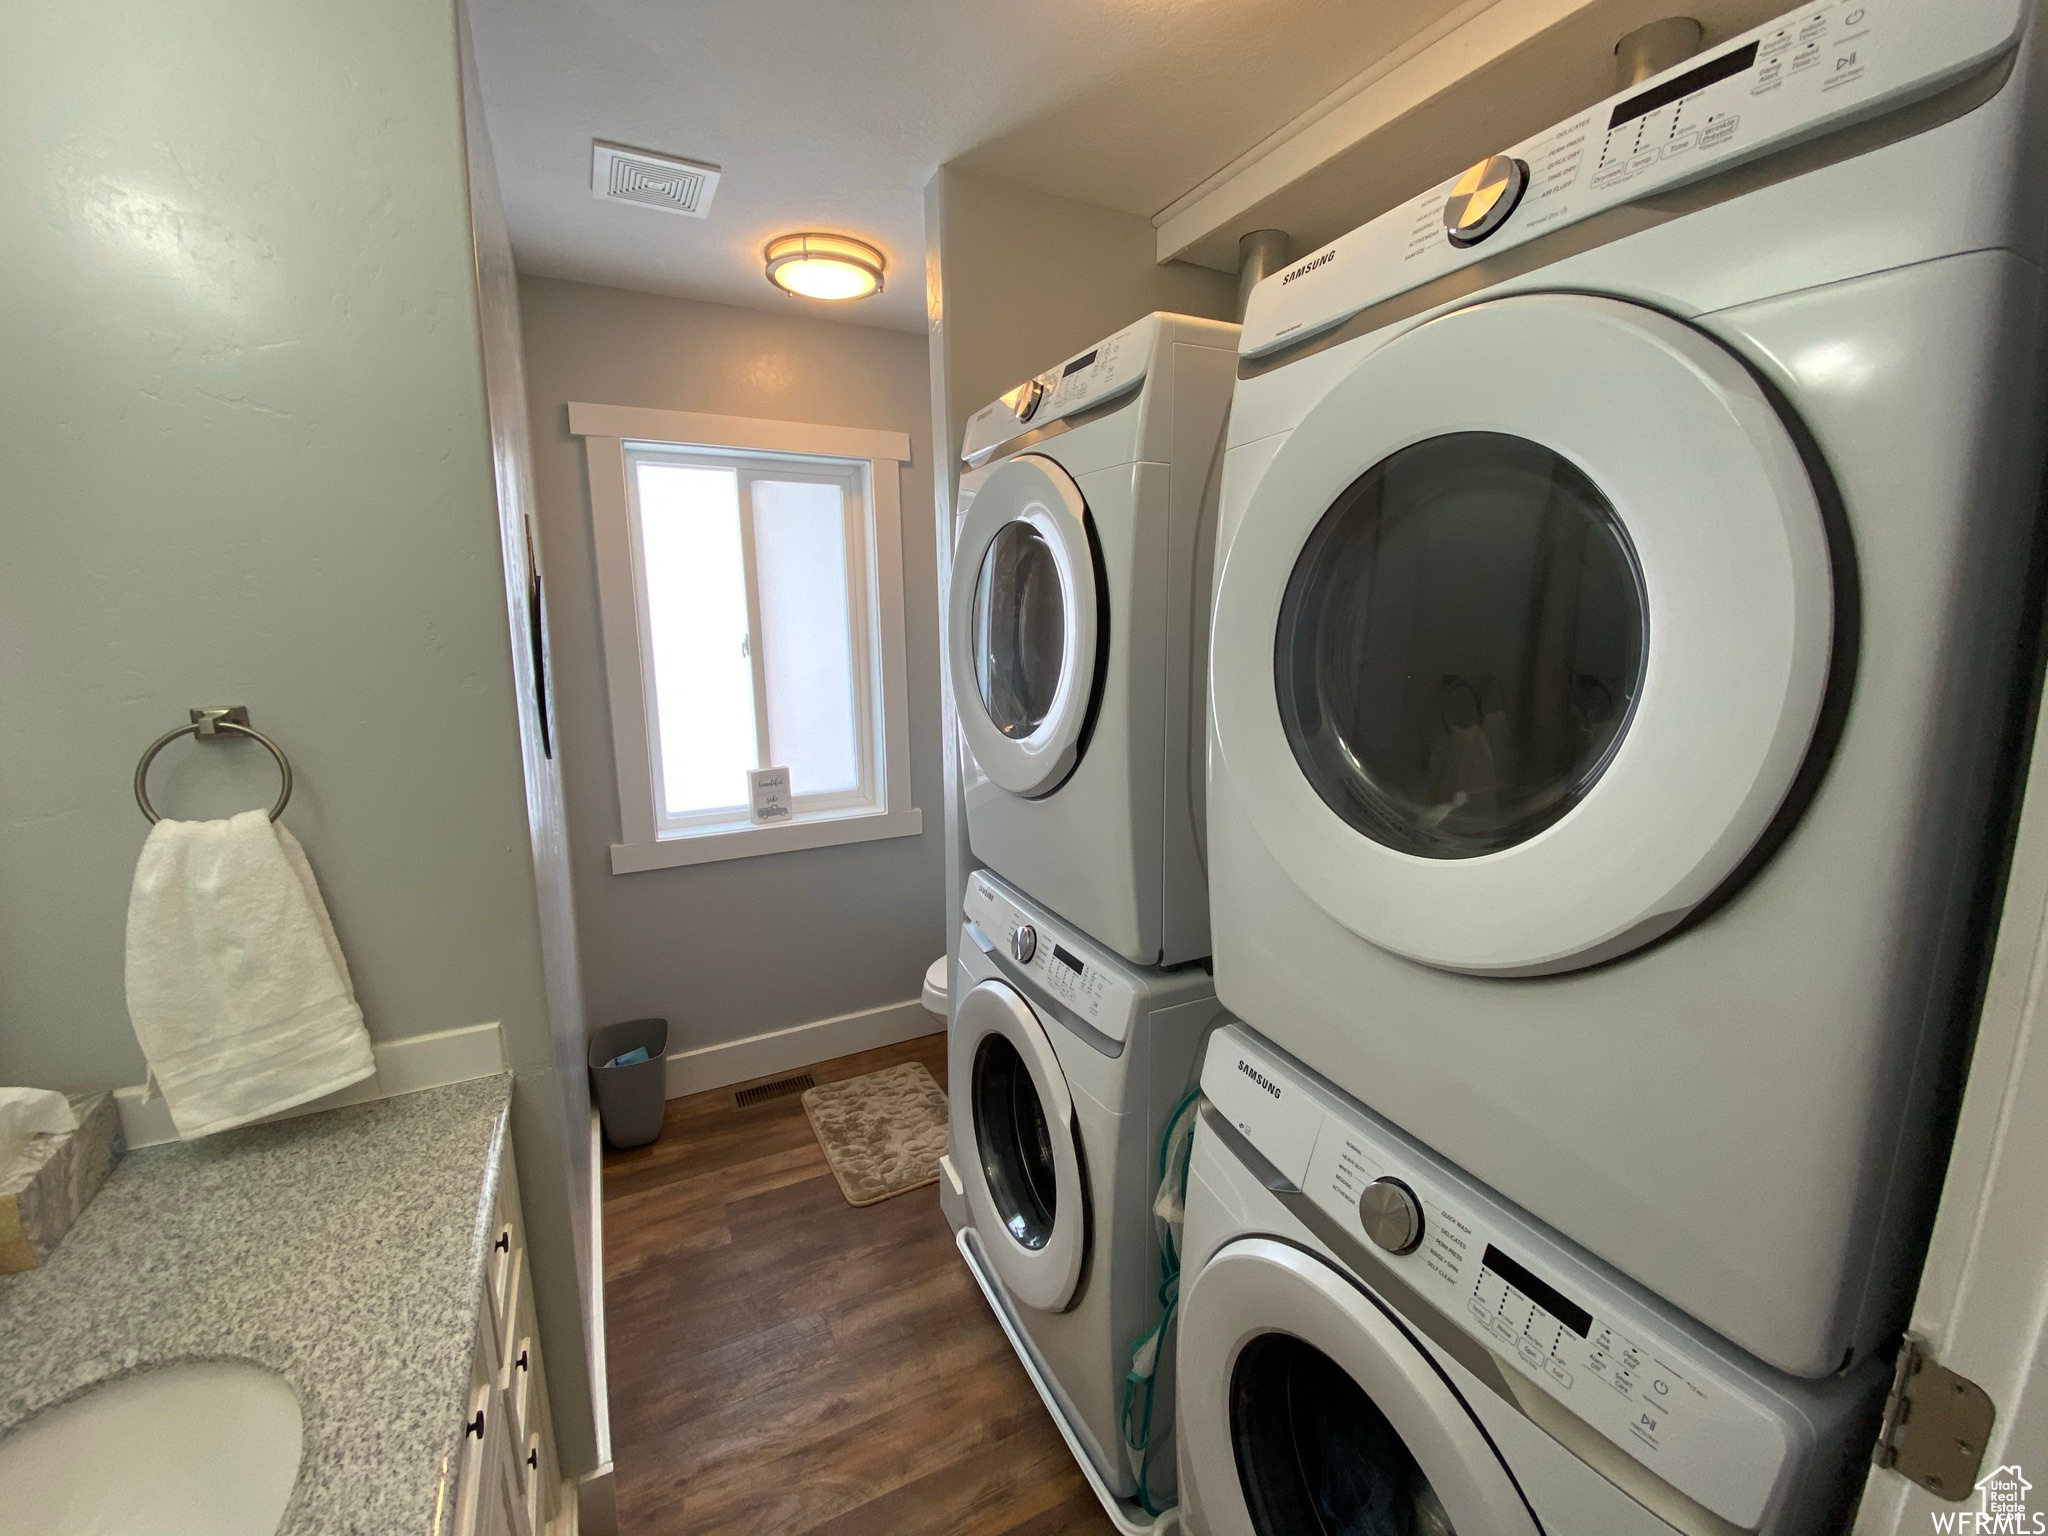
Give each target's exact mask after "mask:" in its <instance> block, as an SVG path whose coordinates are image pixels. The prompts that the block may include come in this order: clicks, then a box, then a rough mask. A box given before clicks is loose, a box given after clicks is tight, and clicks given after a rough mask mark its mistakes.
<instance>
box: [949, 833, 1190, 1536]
mask: <svg viewBox="0 0 2048 1536" xmlns="http://www.w3.org/2000/svg"><path fill="white" fill-rule="evenodd" d="M965 917H966V921H965V923H964V924H963V926H962V930H961V938H960V977H959V989H960V999H959V1003H958V1006H957V1007H956V1009H955V1011H954V1015H953V1022H952V1025H951V1028H950V1030H949V1034H948V1040H947V1062H948V1065H947V1075H948V1084H947V1095H948V1098H949V1100H950V1102H951V1115H952V1136H951V1141H952V1150H951V1152H950V1153H949V1154H948V1156H949V1158H950V1160H951V1163H952V1165H953V1167H954V1169H955V1171H956V1172H957V1174H958V1176H959V1179H960V1182H961V1184H962V1186H963V1188H964V1192H965V1196H966V1200H965V1205H966V1211H967V1218H968V1221H967V1226H966V1227H965V1228H963V1229H962V1231H963V1234H964V1237H965V1241H964V1242H963V1244H962V1247H963V1251H964V1252H965V1253H966V1255H967V1259H968V1262H969V1263H970V1264H971V1265H973V1266H974V1267H975V1269H976V1271H977V1273H978V1274H979V1276H980V1277H981V1278H982V1279H983V1281H984V1283H985V1286H986V1289H987V1290H988V1292H989V1297H990V1300H991V1302H992V1303H993V1304H994V1306H995V1307H996V1309H997V1312H998V1314H999V1315H1000V1316H1001V1318H1002V1320H1003V1324H1004V1327H1005V1329H1006V1330H1007V1331H1008V1332H1009V1333H1010V1335H1011V1337H1012V1339H1013V1340H1014V1341H1015V1343H1016V1345H1017V1347H1018V1350H1019V1352H1020V1353H1021V1354H1022V1355H1023V1356H1024V1358H1025V1363H1026V1365H1027V1366H1028V1367H1029V1368H1030V1370H1031V1373H1032V1375H1033V1377H1034V1379H1035V1380H1037V1381H1038V1383H1039V1384H1040V1387H1041V1390H1042V1391H1043V1392H1044V1393H1045V1395H1046V1403H1047V1407H1048V1408H1049V1409H1051V1411H1052V1412H1053V1414H1054V1415H1055V1417H1056V1418H1057V1419H1058V1420H1059V1421H1060V1424H1061V1427H1062V1429H1063V1431H1064V1432H1065V1433H1066V1434H1067V1436H1068V1438H1069V1439H1070V1441H1072V1442H1074V1443H1075V1444H1076V1447H1077V1450H1078V1452H1079V1454H1080V1455H1081V1457H1082V1459H1083V1461H1084V1462H1085V1463H1086V1464H1087V1469H1088V1470H1089V1471H1090V1473H1091V1479H1090V1480H1091V1482H1093V1483H1094V1484H1095V1485H1096V1488H1097V1492H1098V1493H1099V1494H1101V1495H1102V1496H1103V1498H1104V1500H1105V1502H1106V1503H1108V1504H1110V1505H1111V1506H1112V1512H1113V1513H1115V1514H1119V1515H1121V1516H1123V1517H1124V1518H1126V1519H1127V1520H1136V1519H1137V1517H1138V1516H1139V1515H1140V1514H1141V1513H1142V1511H1139V1510H1138V1509H1137V1507H1136V1503H1135V1495H1136V1493H1137V1477H1136V1468H1135V1467H1134V1465H1133V1461H1134V1460H1135V1459H1136V1458H1134V1457H1133V1456H1130V1455H1127V1454H1126V1453H1125V1450H1124V1443H1125V1438H1124V1431H1123V1424H1122V1410H1123V1400H1124V1385H1125V1377H1126V1376H1127V1374H1128V1373H1129V1372H1130V1370H1131V1355H1132V1351H1133V1349H1134V1348H1135V1347H1136V1345H1137V1344H1138V1342H1139V1341H1140V1340H1141V1339H1142V1338H1143V1337H1144V1336H1145V1334H1146V1333H1147V1332H1148V1331H1149V1330H1151V1329H1152V1328H1153V1327H1154V1326H1155V1325H1156V1324H1157V1323H1158V1322H1159V1320H1160V1312H1161V1306H1160V1298H1159V1282H1160V1273H1159V1242H1158V1229H1157V1227H1156V1225H1155V1222H1154V1220H1153V1215H1152V1200H1153V1195H1154V1192H1155V1190H1156V1188H1157V1186H1158V1183H1159V1170H1158V1156H1159V1143H1160V1138H1161V1135H1162V1133H1163V1132H1164V1130H1165V1128H1166V1123H1167V1120H1168V1118H1169V1117H1170V1116H1171V1115H1172V1113H1173V1111H1174V1109H1175V1107H1176V1105H1178V1104H1179V1103H1180V1101H1181V1100H1182V1098H1183V1097H1184V1096H1185V1095H1186V1094H1187V1093H1188V1092H1189V1090H1190V1089H1191V1088H1192V1087H1193V1085H1194V1078H1195V1074H1196V1072H1197V1070H1198V1068H1199V1066H1200V1061H1201V1048H1202V1044H1203V1042H1204V1041H1205V1040H1206V1039H1207V1038H1208V1035H1209V1032H1210V1031H1211V1030H1212V1029H1213V1028H1214V1027H1215V1026H1216V1024H1217V1022H1218V1019H1219V1015H1220V1010H1219V1008H1218V1005H1217V1003H1216V995H1215V990H1214V987H1213V986H1212V984H1211V982H1210V980H1209V977H1208V975H1207V973H1206V972H1204V971H1202V970H1201V969H1199V968H1188V969H1183V970H1179V971H1156V970H1150V971H1148V970H1144V969H1141V968H1139V967H1136V966H1132V965H1130V964H1129V963H1128V962H1125V961H1123V960H1121V959H1119V958H1118V957H1117V956H1116V955H1114V954H1111V953H1110V952H1109V951H1108V950H1107V949H1105V948H1104V947H1103V946H1102V945H1100V944H1097V943H1095V942H1094V941H1093V940H1091V939H1089V938H1088V937H1087V936H1086V935H1084V934H1082V933H1081V932H1080V930H1079V929H1077V928H1076V927H1075V926H1074V925H1073V924H1071V923H1066V922H1062V921H1061V920H1060V919H1058V918H1056V917H1054V916H1053V915H1052V914H1051V913H1050V912H1048V911H1046V910H1045V909H1044V908H1043V907H1040V906H1038V905H1036V904H1035V903H1032V902H1031V901H1029V900H1027V899H1026V898H1025V897H1023V896H1022V895H1021V894H1019V893H1018V892H1017V891H1015V890H1014V889H1012V888H1010V887H1008V886H1006V885H1004V884H1003V883H1002V882H1001V881H1000V880H998V879H997V878H996V877H995V876H993V875H991V874H989V873H988V872H987V871H980V872H977V873H976V874H974V875H972V876H970V877H969V879H968V890H967V899H966V903H965ZM1171 1393H1172V1388H1171V1376H1170V1373H1169V1375H1168V1376H1167V1377H1166V1378H1165V1380H1164V1381H1163V1382H1162V1384H1161V1386H1160V1387H1159V1388H1158V1389H1157V1395H1156V1397H1155V1403H1154V1415H1153V1428H1154V1436H1153V1440H1152V1459H1151V1461H1150V1463H1149V1464H1148V1466H1147V1478H1146V1481H1147V1485H1148V1487H1149V1489H1150V1491H1151V1494H1152V1495H1153V1502H1154V1504H1155V1505H1160V1504H1162V1503H1171V1499H1172V1492H1173V1486H1174V1465H1175V1463H1174V1456H1173V1450H1172V1413H1171V1408H1172V1396H1171Z"/></svg>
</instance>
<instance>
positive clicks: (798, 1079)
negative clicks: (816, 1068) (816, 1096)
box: [732, 1072, 818, 1109]
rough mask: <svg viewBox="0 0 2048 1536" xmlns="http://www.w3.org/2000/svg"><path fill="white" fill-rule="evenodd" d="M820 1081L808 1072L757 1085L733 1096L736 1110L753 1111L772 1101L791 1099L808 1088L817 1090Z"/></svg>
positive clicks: (733, 1104) (733, 1105)
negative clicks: (758, 1106)
mask: <svg viewBox="0 0 2048 1536" xmlns="http://www.w3.org/2000/svg"><path fill="white" fill-rule="evenodd" d="M817 1086H818V1080H817V1079H816V1078H815V1077H813V1076H811V1074H810V1073H808V1072H799V1073H797V1075H796V1076H795V1077H778V1078H777V1079H775V1081H774V1082H772V1083H756V1084H755V1085H754V1086H753V1087H751V1088H742V1089H741V1090H740V1091H739V1092H738V1093H736V1094H734V1095H733V1096H732V1107H733V1108H734V1109H751V1108H752V1107H753V1106H754V1105H756V1104H766V1103H767V1102H768V1101H769V1100H770V1099H791V1098H795V1097H796V1096H797V1095H798V1094H800V1093H802V1092H803V1091H804V1090H805V1089H806V1088H815V1087H817Z"/></svg>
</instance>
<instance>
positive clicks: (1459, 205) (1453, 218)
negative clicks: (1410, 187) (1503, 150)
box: [1444, 155, 1529, 249]
mask: <svg viewBox="0 0 2048 1536" xmlns="http://www.w3.org/2000/svg"><path fill="white" fill-rule="evenodd" d="M1528 186H1529V167H1528V166H1526V165H1524V164H1523V163H1522V162H1521V161H1519V160H1517V159H1515V158H1514V156H1512V155H1494V156H1493V157H1491V158H1490V159H1486V160H1482V161H1480V162H1479V163H1478V164H1477V165H1475V166H1472V167H1471V168H1470V169H1468V170H1467V171H1466V172H1465V174H1464V175H1462V176H1460V177H1459V178H1458V179H1457V181H1456V182H1455V183H1454V184H1453V185H1452V187H1451V195H1450V196H1449V197H1447V198H1445V199H1444V236H1445V238H1446V239H1448V240H1449V241H1450V242H1451V244H1453V245H1455V246H1458V247H1459V248H1461V249H1462V248H1463V247H1465V246H1468V245H1477V244H1478V243H1479V242H1480V241H1482V240H1484V239H1485V238H1486V237H1487V236H1488V235H1490V234H1492V233H1493V232H1494V231H1495V230H1496V229H1499V228H1500V227H1501V225H1503V224H1505V223H1507V221H1508V215H1509V214H1511V213H1513V212H1514V211H1515V205H1516V204H1518V203H1519V202H1521V200H1522V193H1523V192H1525V191H1526V190H1528Z"/></svg>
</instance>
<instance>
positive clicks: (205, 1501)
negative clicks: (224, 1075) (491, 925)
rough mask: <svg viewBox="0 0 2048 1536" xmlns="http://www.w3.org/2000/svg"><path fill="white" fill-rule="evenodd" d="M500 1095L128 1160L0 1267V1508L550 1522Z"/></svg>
mask: <svg viewBox="0 0 2048 1536" xmlns="http://www.w3.org/2000/svg"><path fill="white" fill-rule="evenodd" d="M510 1101H511V1079H510V1078H509V1077H506V1076H498V1077H491V1078H483V1079H479V1080H477V1081H474V1082H468V1083H459V1084H455V1085H452V1086H449V1087H443V1088H436V1089H430V1090H427V1091H425V1092H421V1093H415V1094H408V1095H405V1096H403V1097H400V1098H391V1099H381V1100H377V1101H375V1102H372V1103H368V1104H360V1105H355V1106H351V1107H349V1108H345V1109H337V1110H329V1111H326V1112H324V1113H321V1114H316V1115H306V1116H302V1117H299V1118H296V1119H290V1120H282V1121H278V1122H275V1123H273V1124H269V1125H259V1126H250V1127H246V1128H244V1129H241V1130H236V1131H229V1132H225V1133H223V1134H221V1135H218V1136H213V1137H209V1138H207V1139H205V1140H202V1141H197V1142H190V1143H180V1144H176V1145H171V1146H164V1147H153V1148H148V1149H146V1150H143V1151H140V1152H136V1153H132V1154H130V1155H129V1157H128V1158H127V1159H126V1160H125V1161H124V1162H123V1163H122V1164H121V1166H120V1167H119V1168H118V1169H117V1170H116V1172H115V1174H114V1176H113V1177H112V1178H110V1179H109V1180H108V1181H107V1184H106V1186H105V1188H104V1189H103V1190H102V1191H101V1193H100V1196H99V1198H98V1199H97V1200H95V1201H94V1202H93V1204H92V1205H91V1207H89V1208H88V1209H87V1210H86V1212H85V1214H84V1215H83V1216H82V1217H81V1218H80V1219H79V1222H78V1224H77V1225H76V1226H75V1227H74V1228H73V1229H72V1230H71V1232H70V1233H69V1234H68V1236H67V1237H66V1238H65V1240H64V1242H63V1244H62V1245H61V1247H59V1248H58V1249H57V1251H56V1252H55V1253H54V1254H52V1255H51V1257H50V1259H49V1261H48V1262H47V1263H45V1264H44V1265H43V1266H42V1267H41V1268H39V1269H36V1270H33V1271H30V1272H28V1273H26V1274H22V1275H15V1276H8V1277H4V1278H0V1337H4V1338H5V1339H6V1340H7V1341H8V1347H7V1348H6V1350H4V1351H0V1507H6V1508H8V1509H9V1511H10V1514H17V1513H23V1512H24V1511H26V1512H27V1513H28V1514H29V1515H32V1516H34V1515H37V1514H38V1512H43V1511H52V1512H54V1513H53V1514H48V1515H45V1516H41V1517H40V1518H44V1519H47V1520H49V1521H53V1522H56V1523H66V1522H69V1523H76V1522H77V1519H78V1516H79V1514H80V1512H83V1511H86V1510H88V1509H90V1510H95V1511H96V1510H98V1509H100V1508H101V1507H102V1505H105V1506H106V1507H108V1508H110V1509H115V1510H118V1509H123V1508H125V1509H130V1510H132V1509H136V1508H138V1507H149V1506H151V1505H154V1506H155V1507H157V1508H158V1509H159V1510H162V1509H164V1508H167V1507H170V1506H172V1505H175V1506H176V1507H178V1508H180V1509H184V1510H188V1511H190V1512H191V1513H192V1514H193V1516H194V1517H195V1519H196V1520H197V1522H198V1523H201V1524H205V1525H207V1526H208V1527H209V1528H212V1529H217V1530H222V1531H228V1530H236V1531H244V1530H246V1531H251V1532H257V1531H260V1532H265V1533H267V1532H269V1531H276V1532H279V1533H311V1532H329V1531H335V1530H360V1531H377V1532H380V1533H381V1532H391V1533H401V1532H418V1533H420V1536H574V1532H575V1529H576V1508H575V1497H574V1485H573V1483H565V1482H564V1481H563V1479H562V1478H561V1475H560V1471H559V1468H558V1465H557V1461H556V1455H555V1449H554V1444H553V1427H552V1423H551V1420H550V1417H549V1409H548V1397H547V1386H546V1376H545V1371H544V1368H543V1365H542V1359H541V1348H540V1339H539V1334H538V1330H537V1328H536V1326H535V1323H534V1306H533V1294H532V1277H531V1274H530V1271H529V1266H528V1264H527V1259H526V1243H525V1239H524V1235H523V1223H522V1222H521V1220H520V1214H519V1195H518V1183H517V1179H516V1176H515V1174H514V1171H513V1166H512V1153H511V1144H510V1136H509V1107H510ZM209 1393H210V1394H213V1395H212V1396H211V1397H209V1396H208V1395H207V1394H209ZM209 1404H217V1405H218V1406H217V1407H216V1406H206V1405H209ZM294 1406H295V1407H296V1411H297V1420H298V1422H297V1424H296V1426H294V1425H293V1423H292V1422H291V1420H292V1409H293V1408H294ZM151 1415H155V1417H154V1418H152V1417H151ZM237 1415H240V1424H241V1426H242V1427H241V1428H238V1427H237V1422H238V1421H237ZM250 1426H260V1427H261V1428H262V1429H263V1431H264V1434H263V1435H261V1436H252V1435H251V1434H249V1433H247V1432H246V1431H247V1429H248V1428H249V1427H250ZM258 1440H261V1441H263V1442H265V1443H266V1444H267V1446H268V1448H267V1449H263V1450H261V1451H260V1453H259V1452H258V1451H256V1450H252V1449H251V1447H252V1445H254V1444H255V1443H256V1442H257V1441H258ZM173 1448H174V1449H173ZM294 1451H295V1452H296V1454H295V1455H294ZM252 1456H255V1457H258V1463H260V1464H258V1463H252V1462H251V1461H250V1458H251V1457H252ZM10 1479H11V1480H12V1481H10ZM266 1485H267V1486H269V1487H270V1488H271V1489H272V1490H273V1493H272V1494H271V1495H270V1496H271V1497H272V1498H274V1503H272V1504H271V1505H270V1506H269V1507H268V1509H267V1510H266V1509H264V1508H261V1507H258V1502H259V1495H260V1491H261V1489H262V1488H263V1487H264V1486H266ZM209 1501H219V1502H218V1503H215V1502H209ZM94 1528H98V1527H94Z"/></svg>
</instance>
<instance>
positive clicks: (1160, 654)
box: [946, 315, 1237, 965]
mask: <svg viewBox="0 0 2048 1536" xmlns="http://www.w3.org/2000/svg"><path fill="white" fill-rule="evenodd" d="M1236 344H1237V328H1236V327H1235V326H1231V325H1225V324H1222V323H1220V322H1217V321H1208V320H1196V319H1190V318H1188V317H1186V316H1177V315H1151V316H1148V317H1146V318H1145V319H1143V320H1141V321H1139V322H1137V323H1136V324H1134V325H1132V326H1130V327H1127V328H1126V329H1125V330H1124V331H1122V332H1119V333H1118V334H1117V335H1116V336H1114V337H1111V338H1110V339H1109V340H1107V341H1104V342H1101V343H1098V344H1097V345H1096V346H1094V347H1091V348H1089V349H1088V350H1087V351H1086V352H1083V353H1081V354H1079V355H1077V356H1076V357H1074V358H1072V359H1069V360H1068V361H1067V362H1066V363H1065V364H1062V365H1061V366H1060V367H1058V368H1055V369H1051V370H1049V371H1048V372H1047V373H1046V374H1045V375H1043V376H1042V377H1041V378H1040V379H1037V380H1032V381H1028V383H1027V385H1025V386H1020V387H1019V389H1017V390H1013V391H1011V392H1010V393H1009V394H1006V395H1005V396H1004V397H1003V398H1002V399H1001V400H998V401H995V402H993V403H992V404H990V405H989V406H988V407H986V408H985V409H983V410H982V411H979V412H977V413H976V415H975V416H974V418H973V420H972V421H971V422H970V423H969V425H968V429H967V434H966V459H965V461H966V464H967V466H968V467H967V469H966V471H965V473H964V474H963V475H962V477H961V483H960V503H961V508H960V513H959V517H958V526H957V530H956V537H955V545H954V577H953V582H952V588H951V595H950V597H949V599H948V607H947V613H946V645H947V655H948V663H949V669H950V672H951V675H952V680H953V698H954V708H955V713H956V716H957V718H958V721H959V731H960V738H961V742H962V746H963V749H964V752H963V759H962V787H963V795H964V799H965V803H966V809H967V830H968V841H969V844H970V846H971V847H972V849H973V852H974V855H975V857H976V858H977V859H979V860H980V861H982V862H983V863H984V864H986V865H988V866H989V867H990V868H993V869H995V870H997V871H998V872H1000V873H1001V874H1002V875H1003V876H1004V878H1006V879H1008V880H1010V881H1012V882H1014V883H1015V884H1017V885H1018V886H1020V887H1022V888H1023V889H1024V890H1025V891H1026V892H1028V893H1029V894H1030V895H1031V896H1032V897H1033V898H1035V899H1036V900H1038V901H1041V902H1043V903H1045V904H1046V905H1047V906H1049V907H1051V908H1052V909H1053V910H1054V911H1055V912H1057V913H1059V914H1060V915H1061V916H1062V917H1064V918H1066V919H1067V920H1068V921H1070V922H1073V923H1077V924H1079V925H1080V927H1081V928H1082V929H1083V930H1084V931H1085V932H1087V933H1088V934H1090V935H1091V936H1093V937H1094V938H1095V939H1097V940H1099V941H1100V942H1102V943H1104V944H1107V945H1108V946H1109V947H1110V948H1111V949H1112V950H1114V951H1115V952H1116V953H1117V954H1119V955H1121V956H1122V957H1123V958H1125V959H1126V960H1130V961H1132V962H1134V963H1136V964H1139V965H1178V964H1182V963H1185V962H1188V961H1191V960H1197V959H1200V958H1201V957H1202V956H1204V955H1206V954H1207V953H1208V952H1209V927H1208V900H1207V885H1206V880H1205V877H1204V871H1203V867H1202V851H1201V847H1200V843H1201V826H1202V811H1201V755H1202V740H1203V726H1202V720H1203V710H1202V707H1201V704H1200V690H1201V684H1202V680H1203V669H1202V666H1201V661H1200V657H1201V652H1202V637H1203V635H1204V634H1205V629H1204V627H1203V624H1202V621H1203V620H1204V619H1205V618H1206V614H1207V603H1206V601H1205V600H1198V597H1197V593H1198V592H1200V593H1201V594H1203V596H1204V598H1205V597H1206V593H1207V590H1208V560H1207V552H1208V550H1209V549H1210V548H1212V547H1213V541H1214V534H1215V523H1214V512H1215V497H1216V488H1217V470H1218V461H1219V458H1220V454H1221V443H1222V432H1223V421H1224V415H1225V410H1226V408H1227V406H1228V403H1229V397H1230V389H1231V376H1232V370H1233V368H1234V366H1235V362H1236V351H1235V348H1236Z"/></svg>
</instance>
